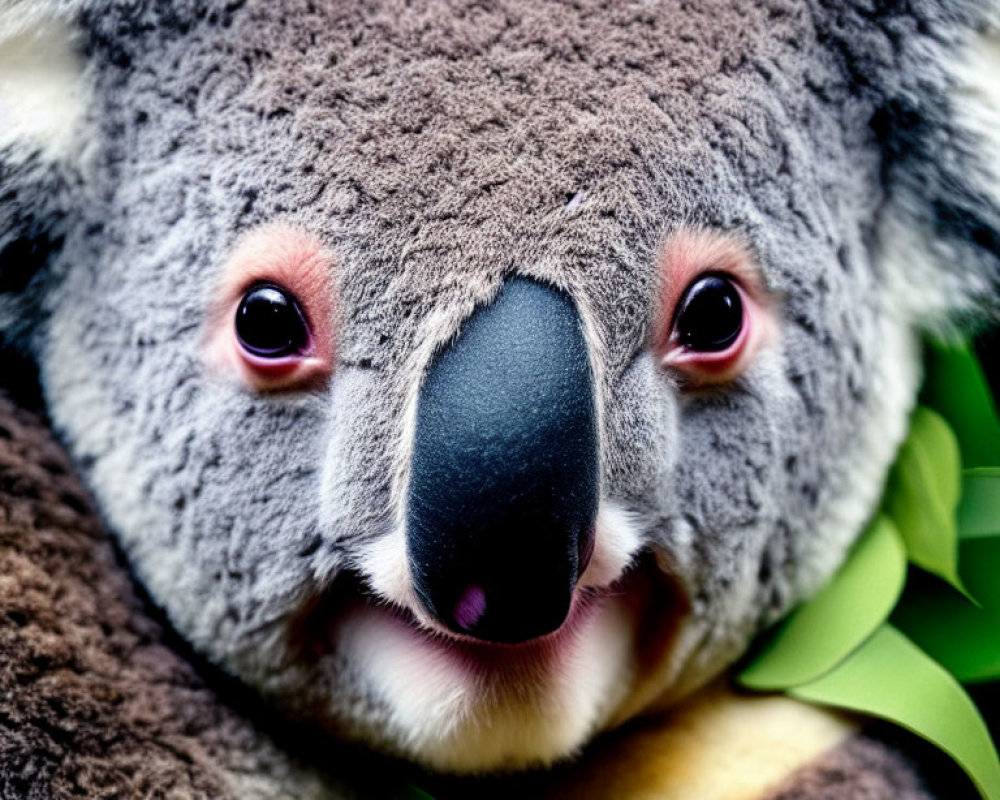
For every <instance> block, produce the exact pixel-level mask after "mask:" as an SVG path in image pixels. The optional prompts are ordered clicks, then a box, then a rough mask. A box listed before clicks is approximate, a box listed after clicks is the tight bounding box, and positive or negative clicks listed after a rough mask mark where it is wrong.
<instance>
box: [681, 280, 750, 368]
mask: <svg viewBox="0 0 1000 800" xmlns="http://www.w3.org/2000/svg"><path fill="white" fill-rule="evenodd" d="M742 330H743V301H742V300H741V299H740V293H739V291H738V290H737V289H736V287H735V286H734V285H733V283H732V281H730V280H729V279H728V278H726V277H724V276H722V275H705V276H703V277H701V278H698V279H697V280H696V281H695V282H694V283H692V284H691V285H690V286H689V287H688V289H687V292H685V294H684V297H683V298H682V299H681V303H680V308H679V310H678V312H677V318H676V320H675V322H674V335H675V336H676V337H677V342H678V343H679V344H680V345H681V346H682V347H685V348H687V349H688V350H694V351H697V352H701V353H717V352H720V351H722V350H726V349H727V348H729V347H730V346H732V344H733V343H734V342H735V341H736V340H737V339H738V338H739V335H740V332H741V331H742Z"/></svg>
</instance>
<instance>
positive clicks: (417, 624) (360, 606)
mask: <svg viewBox="0 0 1000 800" xmlns="http://www.w3.org/2000/svg"><path fill="white" fill-rule="evenodd" d="M689 611H690V605H689V603H688V601H687V599H686V593H685V592H684V591H683V590H682V589H681V587H680V586H679V584H678V583H677V582H676V580H675V579H673V578H672V577H671V576H670V575H669V574H668V573H666V572H664V570H663V569H662V568H661V566H660V564H659V563H658V559H657V558H656V557H655V556H654V555H653V553H652V552H650V551H648V550H644V551H641V552H640V553H638V554H637V555H636V557H635V558H634V559H633V562H632V564H631V566H629V567H628V568H627V569H626V570H625V571H624V572H623V573H622V574H621V575H620V576H619V577H618V578H617V579H616V580H614V581H613V582H611V583H609V584H607V585H605V586H580V587H578V588H577V590H576V591H575V592H574V595H573V600H572V605H571V609H570V612H569V614H568V615H567V617H566V619H565V621H564V622H563V624H562V625H561V626H559V628H557V629H556V630H554V631H552V632H550V633H548V634H546V635H544V636H540V637H537V638H534V639H530V640H528V641H525V642H519V643H507V642H489V641H483V640H481V639H477V638H474V637H471V636H466V635H463V634H461V633H456V632H453V631H447V630H442V629H440V628H438V627H434V628H432V627H430V626H429V625H427V624H426V623H424V622H423V621H421V620H420V619H418V617H417V615H416V614H414V613H413V612H412V611H411V610H410V609H408V608H405V607H403V606H400V605H397V604H394V603H388V602H386V601H385V600H383V599H382V598H381V597H379V596H378V595H376V594H375V593H374V592H373V591H371V589H370V588H369V587H368V585H367V583H366V581H365V579H364V578H363V577H362V576H361V575H360V574H359V573H357V572H354V571H350V570H347V571H345V572H344V573H342V574H341V575H339V576H338V577H337V579H336V581H335V583H334V585H333V586H332V587H331V588H330V590H328V591H327V592H325V593H324V594H323V595H322V596H321V597H320V598H318V599H317V600H315V601H314V602H313V603H311V604H309V606H308V608H307V609H306V611H305V613H304V614H303V615H302V617H301V618H300V624H298V625H296V626H294V627H295V637H296V639H297V643H296V644H297V646H296V650H298V652H300V653H303V654H306V653H308V654H310V655H311V656H312V657H313V658H322V657H323V656H325V655H329V654H330V648H331V647H333V648H334V649H336V650H339V649H351V648H353V647H356V644H355V642H354V640H355V639H356V638H357V629H358V628H359V627H364V626H367V627H368V629H369V630H371V631H375V630H377V631H379V633H377V634H374V633H373V635H374V636H376V638H378V640H379V644H380V645H381V646H383V647H385V648H388V649H390V650H391V649H393V648H398V647H401V646H402V647H403V648H404V650H405V651H406V653H405V654H406V655H410V656H414V657H415V656H417V655H419V656H420V657H429V658H442V659H444V660H445V661H447V663H448V664H449V665H450V666H451V667H452V668H454V669H455V670H456V672H457V674H460V675H464V676H465V677H467V678H468V679H470V680H474V681H476V682H477V683H480V684H484V683H485V684H488V683H491V682H493V681H502V682H508V681H509V680H510V679H511V678H514V677H516V678H517V679H518V680H524V679H525V678H526V677H528V678H529V679H531V678H543V677H545V676H548V675H552V674H557V673H558V672H559V671H560V670H561V669H563V668H564V667H565V665H566V662H567V661H569V660H572V659H574V658H577V657H578V656H579V655H580V650H581V646H584V645H585V644H586V641H587V640H588V639H592V638H595V637H596V638H600V637H601V636H603V635H604V633H605V629H606V628H607V627H609V626H614V627H617V628H620V629H623V630H627V631H628V633H629V636H628V637H627V638H628V639H629V646H630V653H629V657H630V660H631V661H632V662H633V663H632V666H633V669H632V670H631V671H632V673H633V674H634V675H635V677H636V679H637V681H638V682H640V683H641V682H643V681H645V680H646V679H651V678H654V673H658V672H660V671H661V667H662V666H663V665H664V664H665V662H666V661H668V660H669V654H670V651H671V650H672V649H673V644H674V642H675V640H676V637H677V633H678V631H679V628H680V625H681V621H682V620H683V619H684V617H685V616H687V614H688V613H689ZM631 713H634V712H632V711H630V712H629V715H631Z"/></svg>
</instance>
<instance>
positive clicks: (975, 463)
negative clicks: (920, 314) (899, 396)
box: [921, 345, 1000, 467]
mask: <svg viewBox="0 0 1000 800" xmlns="http://www.w3.org/2000/svg"><path fill="white" fill-rule="evenodd" d="M921 401H922V402H924V403H926V404H927V405H929V406H931V407H932V408H934V409H936V410H937V411H938V412H940V413H941V414H942V415H943V416H944V417H945V418H946V419H947V420H948V421H949V422H950V423H951V425H952V427H953V428H954V431H955V435H956V436H957V437H958V441H959V446H960V448H961V451H962V463H964V464H965V465H966V466H967V467H989V466H1000V420H998V419H997V412H996V407H995V406H994V404H993V399H992V397H991V395H990V390H989V387H988V385H987V382H986V379H985V377H984V376H983V370H982V367H980V366H979V361H978V360H977V359H976V357H975V355H973V353H972V352H970V351H969V349H968V348H966V347H955V346H948V345H937V346H931V347H928V349H927V379H926V381H925V382H924V389H923V393H922V396H921Z"/></svg>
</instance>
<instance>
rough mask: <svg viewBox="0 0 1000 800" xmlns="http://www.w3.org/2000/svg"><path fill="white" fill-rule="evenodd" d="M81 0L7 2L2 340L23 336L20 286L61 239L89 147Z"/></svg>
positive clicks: (2, 55) (0, 36) (2, 66)
mask: <svg viewBox="0 0 1000 800" xmlns="http://www.w3.org/2000/svg"><path fill="white" fill-rule="evenodd" d="M84 5H85V3H84V2H80V1H79V0H7V2H5V3H3V5H2V7H0V119H2V120H3V124H2V125H0V339H2V340H3V342H4V343H10V342H11V340H12V339H16V338H18V337H17V331H16V328H17V327H18V325H19V324H20V323H21V321H22V320H23V319H24V317H25V314H24V311H25V308H24V306H25V302H24V300H25V297H24V294H25V293H23V292H22V291H21V290H22V289H24V287H25V286H26V285H27V284H28V282H29V281H30V280H31V278H32V277H33V275H34V274H35V273H36V272H37V270H38V269H39V267H40V266H42V265H43V264H44V263H45V261H46V260H47V258H48V254H49V253H50V252H51V250H52V248H53V247H55V246H56V245H57V244H58V242H59V240H60V238H61V229H62V227H63V225H64V223H65V220H66V216H67V214H68V213H69V204H68V202H67V196H68V194H69V187H70V186H71V185H73V184H79V183H80V181H79V179H78V178H77V177H76V176H77V174H78V170H79V167H80V165H81V164H82V163H83V159H84V154H85V153H86V151H87V149H88V148H87V144H88V142H87V141H86V137H85V136H83V134H82V124H83V119H84V117H85V110H86V102H87V94H88V93H87V91H86V85H87V81H86V78H85V70H84V67H83V61H82V58H81V57H80V55H79V41H78V39H77V34H76V28H75V20H76V18H77V16H78V14H79V13H80V12H81V11H82V10H83V7H84Z"/></svg>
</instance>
